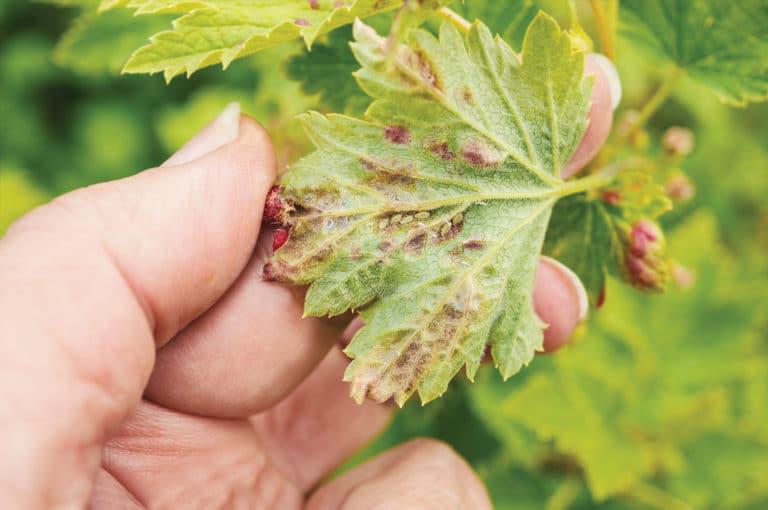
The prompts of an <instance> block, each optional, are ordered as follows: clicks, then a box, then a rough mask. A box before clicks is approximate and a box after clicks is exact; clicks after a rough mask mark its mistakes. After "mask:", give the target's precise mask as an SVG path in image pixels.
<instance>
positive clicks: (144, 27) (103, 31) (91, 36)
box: [53, 10, 170, 75]
mask: <svg viewBox="0 0 768 510" xmlns="http://www.w3.org/2000/svg"><path fill="white" fill-rule="evenodd" d="M169 22H170V18H169V17H168V16H163V15H161V16H147V17H141V18H136V17H134V16H132V15H131V13H129V12H128V11H123V10H115V11H110V12H106V13H103V14H97V13H96V12H94V11H91V12H85V13H84V14H82V15H81V16H79V17H78V18H77V19H76V20H75V21H74V22H73V23H72V26H71V27H70V28H69V29H68V30H67V31H66V32H65V33H64V35H63V36H62V37H61V39H60V40H59V42H58V44H57V45H56V48H55V50H54V54H53V58H54V61H55V62H56V63H57V64H58V65H61V66H64V67H68V68H70V69H74V70H76V71H78V72H80V73H83V74H87V75H98V74H103V73H112V74H119V73H120V70H121V69H122V68H123V66H124V65H125V63H126V62H127V61H128V58H129V57H130V56H131V53H132V52H133V50H134V49H135V48H136V47H137V46H139V45H141V44H143V43H145V42H146V41H147V40H148V39H149V37H150V36H151V35H152V34H154V33H156V32H157V31H158V30H162V29H163V28H164V27H165V26H167V25H168V23H169Z"/></svg>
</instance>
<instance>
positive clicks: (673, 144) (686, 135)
mask: <svg viewBox="0 0 768 510" xmlns="http://www.w3.org/2000/svg"><path fill="white" fill-rule="evenodd" d="M661 145H662V147H664V150H665V151H667V153H668V154H671V155H672V156H687V155H688V154H690V153H691V151H692V150H693V131H691V130H690V129H688V128H684V127H680V126H672V127H671V128H669V129H667V131H666V132H665V133H664V136H663V137H662V139H661Z"/></svg>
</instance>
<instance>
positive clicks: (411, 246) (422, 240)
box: [405, 232, 427, 252]
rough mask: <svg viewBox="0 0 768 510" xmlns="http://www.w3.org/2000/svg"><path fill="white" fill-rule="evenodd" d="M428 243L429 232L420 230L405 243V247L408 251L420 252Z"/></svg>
mask: <svg viewBox="0 0 768 510" xmlns="http://www.w3.org/2000/svg"><path fill="white" fill-rule="evenodd" d="M426 244H427V233H426V232H419V233H418V234H416V235H415V236H413V237H411V238H410V239H409V240H408V242H407V243H405V248H406V250H407V251H411V252H419V251H421V250H422V249H423V248H424V247H425V246H426Z"/></svg>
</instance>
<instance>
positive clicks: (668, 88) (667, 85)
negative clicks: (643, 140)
mask: <svg viewBox="0 0 768 510" xmlns="http://www.w3.org/2000/svg"><path fill="white" fill-rule="evenodd" d="M683 74H684V71H683V69H681V68H679V67H675V68H674V69H673V70H672V71H671V72H670V73H669V74H667V76H665V77H664V80H662V82H661V85H659V88H657V89H656V92H654V93H653V94H652V95H651V97H649V98H648V101H646V102H645V104H644V105H643V107H642V108H641V109H640V113H639V114H638V116H637V118H636V119H635V121H634V122H633V123H632V125H631V126H630V127H629V129H627V131H626V132H625V133H624V135H623V136H622V138H623V139H627V138H630V137H631V136H632V135H634V134H635V133H637V131H638V130H640V129H643V128H644V127H645V124H646V123H647V122H648V119H650V118H651V117H652V116H653V114H654V113H656V110H658V109H659V107H660V106H661V105H662V104H664V101H666V100H667V98H668V97H669V94H670V93H671V92H672V90H673V89H674V88H675V85H677V82H678V81H679V80H680V78H681V77H682V76H683Z"/></svg>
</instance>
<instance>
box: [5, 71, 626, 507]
mask: <svg viewBox="0 0 768 510" xmlns="http://www.w3.org/2000/svg"><path fill="white" fill-rule="evenodd" d="M591 69H593V70H594V69H596V68H595V67H594V66H592V67H591ZM614 97H615V96H614ZM591 116H592V121H591V125H590V129H589V132H588V133H587V135H586V136H585V140H584V142H583V143H582V146H581V147H580V148H579V150H578V151H577V154H576V156H574V162H573V164H572V165H569V168H568V169H567V170H568V172H569V174H571V173H573V172H575V171H576V170H577V169H578V168H579V167H581V166H583V164H584V162H586V161H587V160H588V159H590V158H591V156H592V155H594V153H595V152H596V151H597V149H598V148H599V146H600V144H602V142H603V141H604V139H605V135H607V132H608V128H609V127H610V122H611V120H610V119H611V95H610V94H609V86H608V82H607V81H606V80H605V77H604V76H603V75H602V74H601V75H600V77H599V79H598V81H597V84H596V86H595V89H594V93H593V109H592V112H591ZM274 179H275V164H274V155H273V151H272V148H271V144H270V142H269V139H268V137H267V135H266V134H265V133H264V131H263V130H262V129H261V128H260V127H259V126H258V125H257V124H256V123H255V122H253V121H252V120H250V119H248V118H245V117H241V116H240V115H239V109H237V108H236V107H230V108H228V109H227V110H225V111H224V112H223V113H222V114H221V116H220V117H219V118H218V119H216V120H215V121H214V122H213V123H212V124H211V125H209V126H208V127H207V128H205V129H204V130H203V131H202V132H201V133H200V134H199V135H197V137H195V139H193V140H192V141H191V142H190V143H189V144H188V145H187V146H185V147H184V148H183V149H182V150H181V151H179V152H178V153H177V154H175V155H174V156H173V157H172V158H171V159H170V160H169V161H168V162H166V164H165V165H163V166H161V167H159V168H156V169H151V170H147V171H145V172H142V173H140V174H138V175H136V176H133V177H131V178H128V179H124V180H121V181H116V182H110V183H105V184H100V185H96V186H92V187H89V188H85V189H82V190H78V191H75V192H73V193H70V194H67V195H64V196H62V197H60V198H58V199H57V200H55V201H53V202H52V203H50V204H48V205H46V206H43V207H41V208H39V209H37V210H35V211H33V212H32V213H30V214H29V215H27V216H25V217H24V218H23V219H21V220H20V221H19V222H17V223H16V224H15V225H14V226H12V227H11V229H9V231H8V233H7V235H6V236H5V237H4V238H3V239H2V240H1V241H0V338H2V341H1V342H0V360H2V361H1V362H0V363H1V365H0V368H2V370H1V371H0V396H2V398H3V402H4V404H5V405H4V406H3V409H2V410H0V426H1V427H2V431H3V434H4V449H3V458H2V460H0V508H80V507H83V506H86V505H90V506H91V507H94V508H141V507H150V508H165V507H172V508H187V507H189V508H220V507H236V508H239V507H246V508H279V509H284V508H285V509H292V508H301V507H304V506H305V505H306V507H307V508H317V509H326V508H330V509H335V508H345V509H355V508H366V509H367V508H385V507H386V508H390V507H391V508H405V507H415V508H423V507H427V506H429V507H430V508H431V507H436V508H473V509H475V508H477V509H482V508H490V503H489V501H488V496H487V494H486V492H485V489H484V488H483V486H482V484H481V483H480V482H479V480H478V479H477V477H476V476H475V475H474V474H473V473H472V471H471V469H470V468H469V467H468V466H467V465H466V463H465V462H464V461H463V460H462V459H461V458H460V457H459V456H458V455H457V454H456V453H454V452H453V451H452V450H451V449H450V448H449V447H447V446H445V445H442V444H441V443H439V442H435V441H430V440H418V441H413V442H409V443H406V444H404V445H401V446H399V447H397V448H395V449H393V450H391V451H389V452H386V453H385V454H383V455H381V456H380V457H378V458H376V459H374V460H372V461H370V462H368V463H367V464H364V465H362V466H360V467H358V468H356V469H354V470H352V471H350V472H349V473H347V474H345V475H343V476H341V477H339V478H338V479H336V480H333V481H331V482H329V483H327V484H324V485H321V486H320V487H319V488H316V487H317V486H318V484H319V482H320V481H321V480H322V479H323V477H324V476H325V475H327V474H328V472H329V471H330V470H332V469H333V467H335V466H337V465H338V464H339V463H341V462H342V461H343V460H344V459H345V458H347V457H348V456H349V455H351V454H352V453H353V452H354V451H355V450H357V449H358V448H359V447H360V446H361V445H362V444H364V443H365V442H367V441H369V440H370V439H371V438H373V437H374V436H375V435H376V434H377V433H378V432H379V431H380V430H381V429H382V428H383V427H384V426H385V425H386V423H387V421H388V419H389V417H390V415H391V412H392V408H391V407H390V406H386V405H379V404H375V403H373V402H367V403H365V404H363V405H362V406H357V405H356V404H354V402H352V401H351V399H349V398H348V397H347V395H346V393H347V389H346V387H345V385H344V383H342V382H341V374H342V372H343V369H344V366H345V364H346V361H345V359H344V357H343V354H342V353H341V352H340V351H339V350H338V348H337V347H336V344H337V342H338V340H339V338H340V336H341V334H342V331H343V330H344V328H345V327H346V324H345V323H344V322H343V321H340V320H328V319H318V318H306V319H302V318H301V310H302V300H303V290H302V289H298V288H290V287H286V286H281V285H277V284H273V283H269V282H264V281H262V280H261V278H260V274H261V267H262V265H263V261H264V259H265V257H266V255H267V251H268V248H267V247H268V246H269V244H270V242H269V241H270V240H269V235H270V233H269V232H268V229H262V228H261V227H260V224H261V212H262V205H263V203H264V199H265V196H266V193H267V191H268V190H269V188H270V187H271V186H272V184H273V181H274ZM534 299H535V305H536V310H537V312H538V314H539V315H540V316H541V318H542V319H543V320H544V321H545V322H547V323H549V324H550V327H549V328H548V329H547V330H546V332H545V345H546V347H547V348H548V349H550V350H552V349H554V348H557V347H558V346H560V345H562V344H563V343H564V342H565V341H566V340H567V338H568V337H569V336H570V334H571V333H572V331H573V329H574V328H575V326H576V324H577V323H578V322H579V320H580V319H581V318H583V316H584V314H585V313H586V302H585V298H584V292H583V288H582V287H581V286H580V284H579V283H578V280H576V279H574V277H573V276H572V274H571V273H569V272H568V271H567V270H564V269H563V268H562V266H559V265H558V264H556V263H553V262H552V261H547V260H544V261H542V263H541V265H540V268H539V273H538V276H537V280H536V290H535V296H534Z"/></svg>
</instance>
